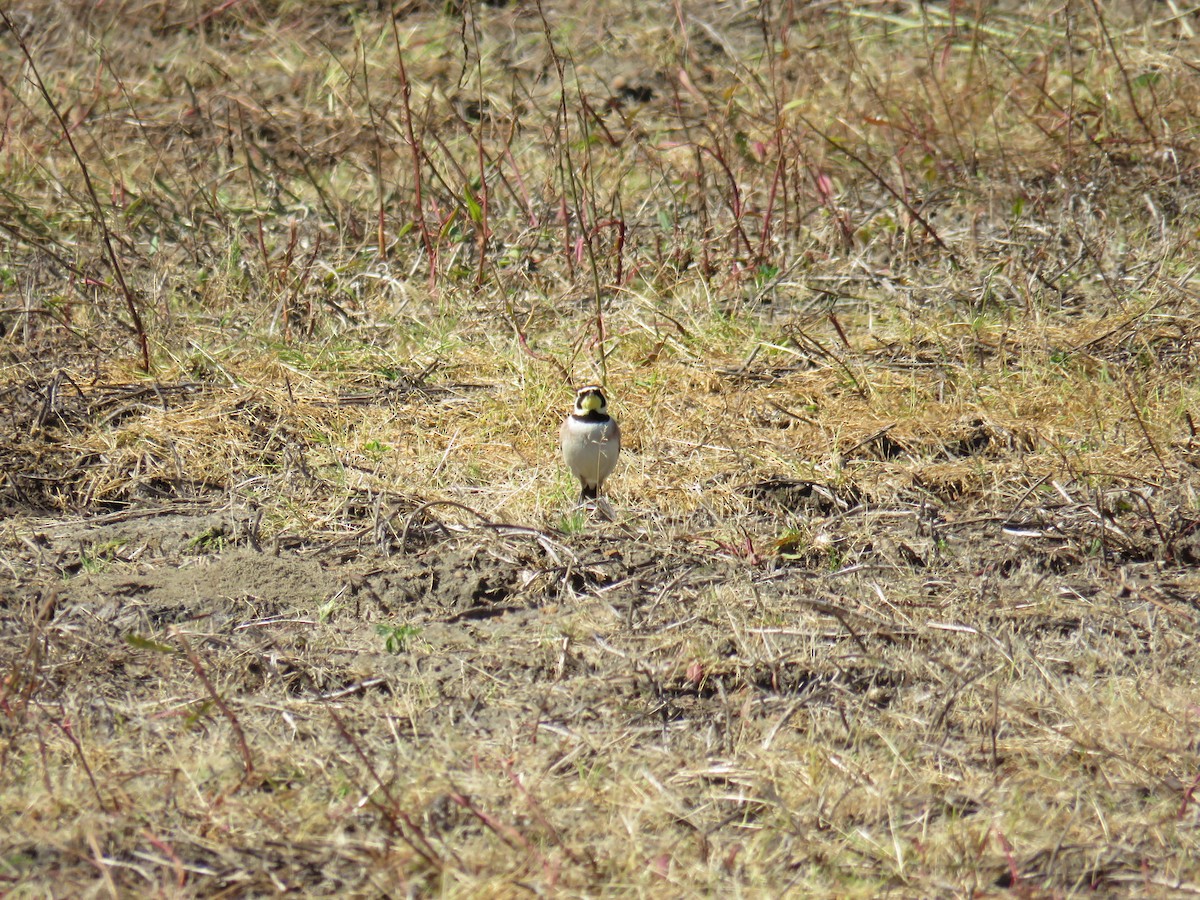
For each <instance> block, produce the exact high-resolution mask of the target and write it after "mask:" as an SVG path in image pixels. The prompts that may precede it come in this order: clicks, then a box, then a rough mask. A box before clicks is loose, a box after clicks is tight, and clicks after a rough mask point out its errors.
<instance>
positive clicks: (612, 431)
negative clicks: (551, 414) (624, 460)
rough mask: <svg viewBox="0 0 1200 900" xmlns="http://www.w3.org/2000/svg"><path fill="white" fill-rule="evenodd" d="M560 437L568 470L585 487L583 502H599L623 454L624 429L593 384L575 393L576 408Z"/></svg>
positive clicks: (602, 394) (600, 391) (580, 497)
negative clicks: (602, 488) (604, 485)
mask: <svg viewBox="0 0 1200 900" xmlns="http://www.w3.org/2000/svg"><path fill="white" fill-rule="evenodd" d="M559 436H560V437H561V439H562V452H563V459H565V460H566V461H567V468H569V469H570V470H571V472H572V473H574V475H575V476H576V477H577V478H578V479H579V483H580V484H581V485H582V486H583V491H582V493H581V494H580V495H579V499H580V500H581V501H582V500H595V499H596V498H597V497H598V496H599V494H600V485H602V484H604V479H605V478H607V477H608V476H609V475H611V474H612V470H613V467H614V466H616V464H617V454H618V453H619V452H620V451H621V429H620V428H618V427H617V420H616V419H614V418H613V417H612V416H610V415H609V414H608V401H607V400H605V399H604V391H603V390H602V389H601V388H600V387H598V386H597V385H594V384H589V385H587V386H586V387H581V388H580V389H579V390H578V391H577V392H576V393H575V408H574V409H573V410H571V414H570V415H569V416H567V419H566V421H565V422H563V424H562V431H561V432H560V433H559Z"/></svg>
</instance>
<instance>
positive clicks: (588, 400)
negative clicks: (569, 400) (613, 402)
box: [575, 385, 608, 416]
mask: <svg viewBox="0 0 1200 900" xmlns="http://www.w3.org/2000/svg"><path fill="white" fill-rule="evenodd" d="M607 409H608V403H607V402H605V400H604V394H603V393H601V391H600V388H598V387H594V386H591V385H589V386H588V387H585V388H580V390H579V393H578V394H576V395H575V412H576V413H577V414H578V415H581V416H585V415H587V414H588V413H603V412H605V411H606V410H607Z"/></svg>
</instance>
